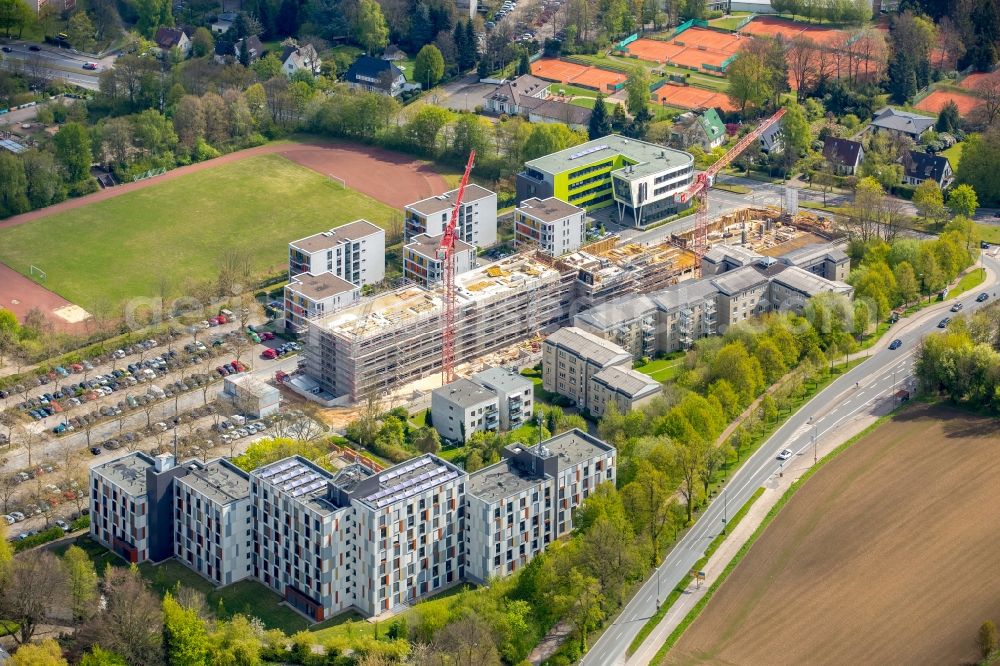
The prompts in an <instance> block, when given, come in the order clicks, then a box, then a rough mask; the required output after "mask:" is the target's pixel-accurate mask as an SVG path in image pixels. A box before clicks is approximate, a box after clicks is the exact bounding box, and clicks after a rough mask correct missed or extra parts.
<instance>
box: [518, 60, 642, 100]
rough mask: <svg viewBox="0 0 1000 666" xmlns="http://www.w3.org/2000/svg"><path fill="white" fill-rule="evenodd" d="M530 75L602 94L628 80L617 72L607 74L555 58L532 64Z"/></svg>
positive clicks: (600, 70)
mask: <svg viewBox="0 0 1000 666" xmlns="http://www.w3.org/2000/svg"><path fill="white" fill-rule="evenodd" d="M531 73H532V75H534V76H537V77H539V78H542V79H548V80H550V81H557V82H559V83H571V84H573V85H578V86H586V87H588V88H593V89H595V90H600V91H602V92H614V90H615V89H616V87H617V86H618V85H619V84H621V83H624V82H625V79H626V78H628V77H626V76H625V75H624V74H619V73H618V72H609V71H608V70H606V69H600V68H599V67H588V66H587V65H578V64H576V63H575V62H567V61H565V60H558V59H556V58H542V59H541V60H539V61H537V62H535V63H533V64H532V65H531Z"/></svg>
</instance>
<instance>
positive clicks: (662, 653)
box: [650, 407, 903, 664]
mask: <svg viewBox="0 0 1000 666" xmlns="http://www.w3.org/2000/svg"><path fill="white" fill-rule="evenodd" d="M900 409H903V408H902V407H901V408H900ZM898 411H899V410H896V411H895V412H893V413H892V414H887V415H885V416H882V417H880V418H879V419H878V420H876V421H875V423H873V424H871V425H870V426H868V427H867V428H865V429H864V430H862V431H861V432H859V433H858V434H856V435H854V436H853V437H851V438H850V439H848V440H847V441H846V442H844V443H843V444H841V445H840V446H838V447H837V448H835V449H834V450H833V451H831V452H830V453H828V454H826V455H825V456H823V457H822V458H820V459H819V461H818V462H817V463H816V464H815V465H813V466H812V467H810V468H809V469H807V470H806V471H805V473H804V474H803V475H802V476H801V477H800V478H799V479H798V480H796V481H794V482H792V484H791V485H790V486H789V487H788V490H786V491H785V492H784V494H783V495H782V496H781V497H780V498H778V501H777V502H775V504H774V506H773V507H771V510H770V511H768V512H767V515H766V516H764V520H762V521H761V523H760V525H758V526H757V529H756V530H754V532H753V534H751V535H750V538H749V539H747V541H746V543H744V544H743V545H742V546H741V547H740V549H739V550H738V551H737V552H736V555H734V556H733V559H731V560H730V561H729V563H728V564H727V565H726V568H725V569H723V570H722V573H720V574H719V577H718V578H716V579H715V581H714V582H713V583H712V585H711V586H710V587H709V588H708V590H706V591H705V595H704V596H703V597H702V598H701V599H699V600H698V603H696V604H695V606H694V608H692V609H691V611H690V612H689V613H688V614H687V615H686V616H684V619H683V620H681V622H680V624H678V625H677V628H676V629H674V631H673V632H672V633H671V634H670V636H668V637H667V640H666V641H664V643H663V645H662V646H661V647H660V649H659V650H657V652H656V654H655V655H654V656H653V659H652V660H651V661H650V663H651V664H660V663H661V662H662V661H663V660H664V658H666V656H667V653H668V652H670V648H672V647H673V646H674V645H675V644H676V643H677V641H678V640H679V639H680V637H681V636H682V635H683V634H684V632H685V631H686V630H687V628H688V627H689V626H691V624H692V623H693V622H694V621H695V620H696V619H697V618H698V616H699V615H700V614H701V612H702V611H703V610H704V609H705V606H707V605H708V602H709V601H710V600H711V599H712V597H713V596H714V595H715V592H716V591H717V590H718V589H719V587H720V586H721V585H722V584H723V583H725V582H726V579H727V578H729V575H730V574H731V573H732V572H733V571H734V570H735V569H736V567H737V566H739V564H740V562H742V561H743V558H744V557H746V554H747V553H748V552H749V551H750V549H751V548H752V547H753V545H754V543H756V542H757V539H759V538H760V536H761V534H763V533H764V530H766V529H767V527H768V525H770V524H771V522H772V521H774V519H775V517H777V515H778V514H779V513H780V512H781V510H782V509H783V508H784V507H785V505H786V504H788V502H789V501H791V499H792V497H793V496H794V495H795V493H796V492H798V490H799V488H801V487H802V486H803V484H805V482H806V481H808V480H809V479H810V478H812V476H813V474H815V473H816V472H818V471H819V470H820V469H822V468H823V466H824V465H826V464H827V463H828V462H830V461H831V460H833V459H834V458H835V457H837V456H838V455H840V454H841V453H842V452H844V451H846V450H847V449H848V448H849V447H850V446H852V445H853V444H855V443H856V442H857V441H858V440H860V439H861V438H862V437H864V436H865V435H868V434H870V433H871V432H872V431H873V430H875V429H876V428H877V427H879V426H880V425H882V424H883V423H885V422H886V421H888V420H889V419H891V418H892V417H893V416H894V415H895V414H896V413H897V412H898Z"/></svg>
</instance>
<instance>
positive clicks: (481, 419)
mask: <svg viewBox="0 0 1000 666" xmlns="http://www.w3.org/2000/svg"><path fill="white" fill-rule="evenodd" d="M431 420H432V421H433V423H434V428H435V429H436V430H437V431H438V434H440V435H441V437H443V438H444V439H447V440H449V441H452V442H464V441H465V440H466V439H467V438H469V437H471V436H472V434H473V433H475V432H480V431H486V430H493V431H495V430H498V429H499V428H500V400H499V398H498V397H497V394H496V393H494V392H493V391H491V390H489V389H487V388H484V387H483V386H481V385H480V384H477V383H476V382H474V381H472V380H469V379H465V378H459V379H456V380H455V381H453V382H451V383H450V384H445V385H444V386H442V387H440V388H436V389H434V390H433V391H432V392H431Z"/></svg>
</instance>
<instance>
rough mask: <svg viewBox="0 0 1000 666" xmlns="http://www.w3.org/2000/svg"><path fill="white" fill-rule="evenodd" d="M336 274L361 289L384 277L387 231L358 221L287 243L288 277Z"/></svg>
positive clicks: (364, 221) (363, 221)
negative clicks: (306, 274)
mask: <svg viewBox="0 0 1000 666" xmlns="http://www.w3.org/2000/svg"><path fill="white" fill-rule="evenodd" d="M301 273H311V274H313V275H319V274H321V273H333V274H334V275H336V276H337V277H339V278H341V279H343V280H346V281H348V282H350V283H351V284H353V285H356V286H358V287H363V286H364V285H366V284H375V283H377V282H381V281H382V280H383V279H384V278H385V231H384V230H382V229H381V228H379V227H377V226H376V225H374V224H372V223H371V222H368V221H367V220H356V221H354V222H351V223H349V224H344V225H341V226H339V227H334V228H333V229H331V230H330V231H323V232H321V233H318V234H313V235H312V236H307V237H305V238H300V239H299V240H297V241H292V242H291V243H289V244H288V278H289V280H290V279H292V278H294V277H295V276H296V275H300V274H301Z"/></svg>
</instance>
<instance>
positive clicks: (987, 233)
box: [976, 222, 1000, 245]
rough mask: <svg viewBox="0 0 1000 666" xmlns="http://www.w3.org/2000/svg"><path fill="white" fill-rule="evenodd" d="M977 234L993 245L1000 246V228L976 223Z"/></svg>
mask: <svg viewBox="0 0 1000 666" xmlns="http://www.w3.org/2000/svg"><path fill="white" fill-rule="evenodd" d="M976 233H977V234H978V235H979V237H980V238H981V239H983V240H984V241H986V242H987V243H989V244H991V245H1000V227H998V226H996V225H993V224H980V223H978V222H977V223H976Z"/></svg>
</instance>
